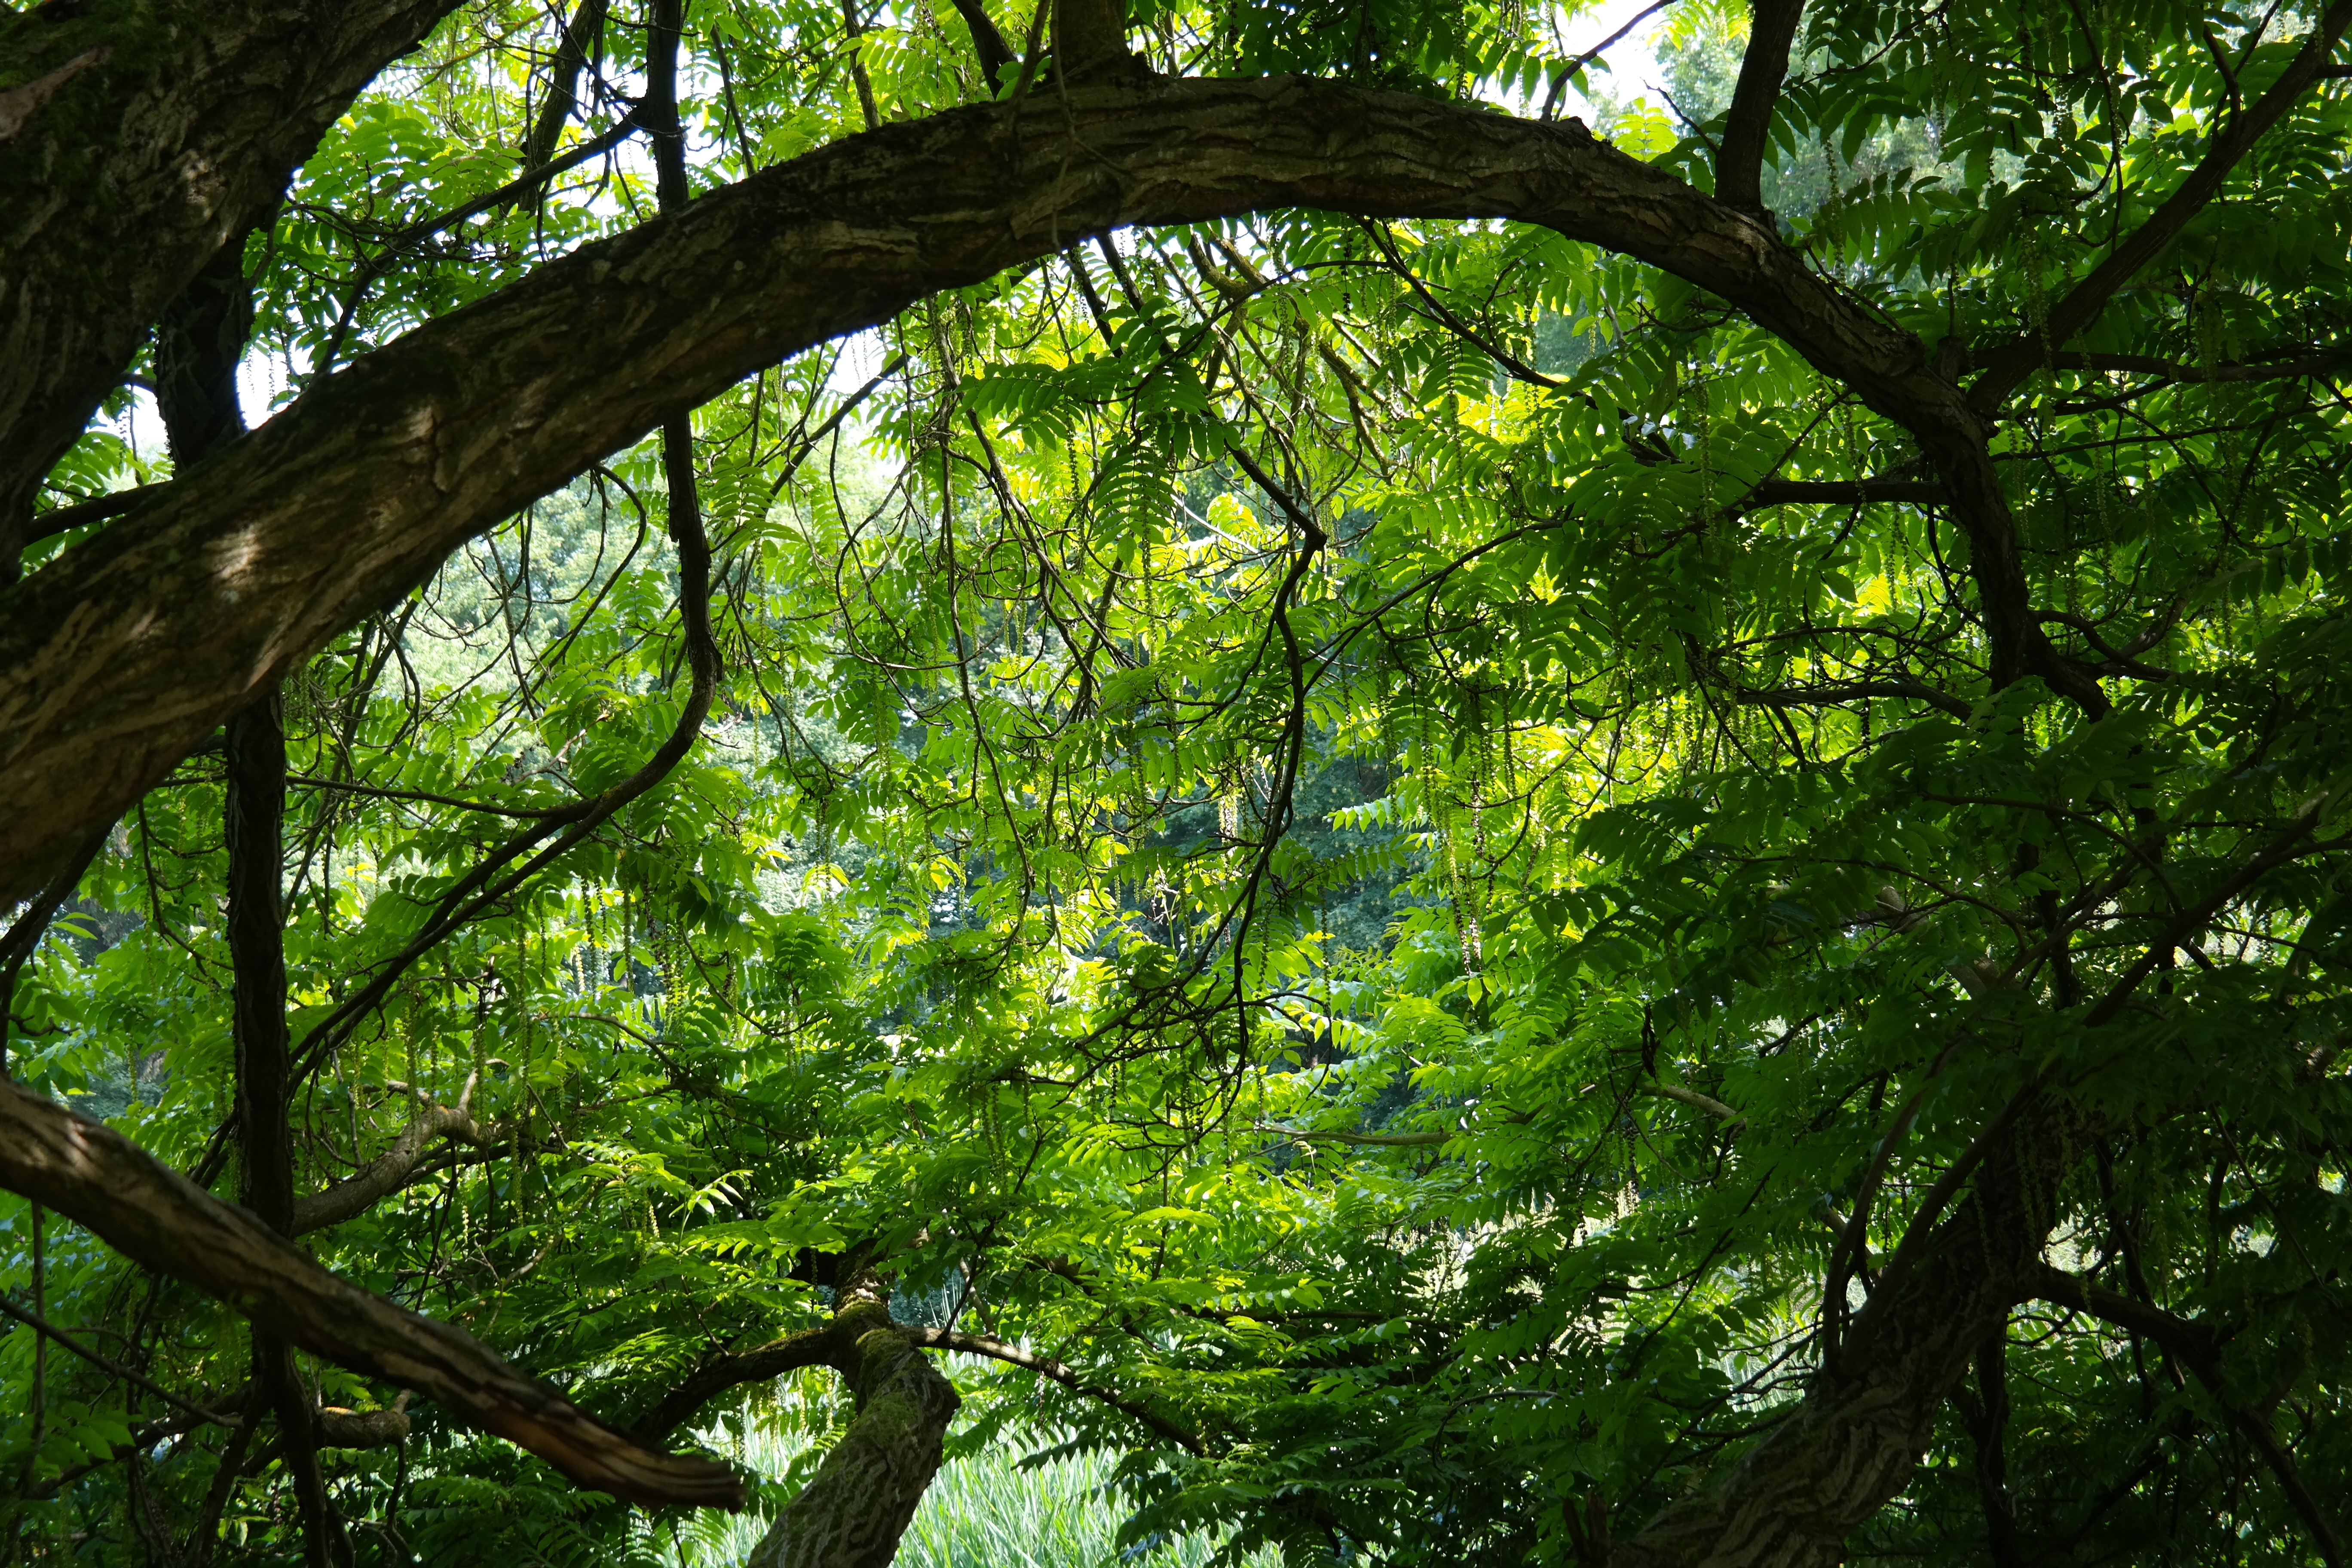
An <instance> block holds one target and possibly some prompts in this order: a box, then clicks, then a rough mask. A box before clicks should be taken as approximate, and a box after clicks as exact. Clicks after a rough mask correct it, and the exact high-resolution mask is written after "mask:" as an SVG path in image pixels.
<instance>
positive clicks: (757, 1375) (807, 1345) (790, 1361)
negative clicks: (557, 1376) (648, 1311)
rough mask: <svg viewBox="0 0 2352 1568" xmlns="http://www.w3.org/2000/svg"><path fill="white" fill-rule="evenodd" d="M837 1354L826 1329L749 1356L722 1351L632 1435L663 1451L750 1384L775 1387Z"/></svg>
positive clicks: (664, 1397) (638, 1422)
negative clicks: (708, 1410) (713, 1406)
mask: <svg viewBox="0 0 2352 1568" xmlns="http://www.w3.org/2000/svg"><path fill="white" fill-rule="evenodd" d="M834 1348H835V1347H834V1339H833V1331H832V1329H831V1328H829V1327H828V1328H823V1329H806V1330H803V1331H801V1332H799V1333H797V1334H786V1335H785V1336H784V1337H783V1338H782V1339H780V1340H770V1341H769V1342H767V1343H766V1344H763V1345H759V1346H756V1347H754V1348H753V1349H751V1350H748V1351H721V1352H719V1353H718V1354H717V1355H714V1356H711V1357H709V1358H708V1359H707V1360H705V1361H704V1362H703V1363H701V1364H700V1365H699V1366H697V1367H696V1368H695V1369H694V1370H693V1371H692V1372H690V1373H687V1375H686V1380H685V1381H684V1382H683V1383H680V1384H678V1385H677V1387H676V1388H673V1389H671V1390H670V1391H669V1392H668V1393H667V1394H663V1395H662V1396H661V1398H660V1399H658V1400H656V1401H655V1403H654V1407H653V1408H652V1409H650V1410H648V1411H646V1413H645V1415H641V1416H639V1417H638V1418H637V1419H636V1421H635V1422H634V1423H632V1424H631V1426H630V1427H629V1435H630V1436H633V1437H635V1439H636V1440H637V1441H638V1442H640V1443H644V1444H646V1445H647V1446H648V1447H659V1446H660V1445H661V1444H664V1443H667V1442H668V1441H669V1436H670V1434H671V1433H673V1432H675V1431H677V1429H678V1428H679V1427H680V1426H685V1425H686V1424H687V1423H688V1421H691V1420H693V1419H694V1417H695V1416H696V1415H698V1413H699V1412H700V1411H701V1409H702V1407H703V1406H704V1405H708V1404H709V1403H710V1402H711V1401H712V1400H713V1399H715V1398H717V1397H718V1396H719V1395H720V1394H724V1393H726V1392H727V1391H728V1390H729V1389H730V1388H740V1387H741V1386H742V1385H743V1384H747V1383H772V1382H774V1381H775V1380H776V1379H777V1378H780V1377H782V1376H783V1375H784V1373H788V1372H798V1371H800V1370H801V1369H802V1368H803V1367H811V1366H830V1365H831V1364H833V1359H834Z"/></svg>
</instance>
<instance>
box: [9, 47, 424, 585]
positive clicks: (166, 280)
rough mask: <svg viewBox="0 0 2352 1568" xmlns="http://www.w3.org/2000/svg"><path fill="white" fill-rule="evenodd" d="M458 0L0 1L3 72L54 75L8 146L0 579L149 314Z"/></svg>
mask: <svg viewBox="0 0 2352 1568" xmlns="http://www.w3.org/2000/svg"><path fill="white" fill-rule="evenodd" d="M454 8H455V0H352V3H348V4H346V3H344V0H145V3H143V4H140V5H41V6H35V7H29V8H26V9H23V10H16V11H11V12H6V13H0V80H10V81H20V82H34V81H46V82H49V83H51V84H53V86H52V89H51V90H49V91H47V93H46V95H44V96H41V97H40V99H39V101H31V100H27V101H26V103H24V104H23V105H22V106H21V107H22V109H23V110H24V111H23V112H22V113H21V114H17V115H15V116H14V119H15V121H16V123H15V126H14V129H13V132H12V133H11V134H10V135H9V137H8V139H7V142H6V149H7V153H6V156H5V157H0V213H5V215H7V216H6V218H5V223H0V364H5V365H6V366H7V367H8V373H7V374H6V375H5V376H0V584H5V583H8V582H11V581H13V580H15V578H16V558H17V552H18V550H19V549H20V548H21V545H22V541H23V536H24V528H25V523H26V518H27V517H28V516H29V515H30V514H31V511H32V503H33V496H34V492H35V490H36V489H37V487H38V486H39V484H40V482H41V479H42V478H43V477H44V476H45V475H47V473H48V471H49V469H50V468H52V467H54V466H55V465H56V463H57V460H58V457H59V456H60V455H62V454H63V453H64V451H65V449H66V448H67V447H69V446H71V445H72V444H73V441H74V438H75V437H78V436H79V435H80V434H81V431H82V427H83V426H84V425H85V424H86V423H87V422H88V420H89V416H90V413H91V411H92V410H94V409H95V408H96V407H97V406H98V404H99V400H100V398H102V397H104V396H105V395H106V394H107V392H108V391H109V389H110V388H111V387H113V386H114V385H115V384H116V382H117V381H118V379H119V378H120V376H121V371H122V367H123V366H124V365H125V364H127V363H129V362H130V359H131V354H132V353H133V352H134V351H135V350H136V349H137V348H138V345H139V340H140V337H141V335H142V333H143V332H144V331H146V329H147V327H148V325H149V324H150V323H151V322H152V321H154V320H155V319H156V317H157V316H158V315H159V314H160V313H161V312H162V310H163V307H164V305H165V304H166V303H168V302H169V301H170V300H173V299H175V298H177V297H178V296H179V295H180V293H181V292H182V290H184V289H185V288H186V287H187V285H188V282H189V280H190V279H193V278H194V276H195V275H196V271H197V268H201V267H202V266H204V265H205V262H206V261H207V260H208V259H209V258H211V257H212V256H213V255H214V254H215V252H216V251H218V250H219V249H220V248H221V247H223V246H224V245H226V244H227V243H228V242H229V241H230V240H231V239H232V238H234V237H236V236H239V235H242V234H244V233H245V232H246V231H247V230H248V229H249V228H251V227H252V226H253V225H254V223H255V222H256V220H257V219H258V218H259V217H260V216H262V214H264V213H265V212H267V211H268V209H269V207H270V206H271V205H273V204H274V203H275V202H276V201H277V200H278V195H279V194H280V192H281V191H283V189H284V188H285V183H286V177H287V175H288V174H290V173H291V172H292V170H293V169H294V167H295V165H297V164H299V163H301V161H302V160H303V159H304V158H306V157H308V156H309V155H310V150H311V149H312V148H313V147H314V146H316V145H317V144H318V140H319V137H320V134H321V133H323V132H325V130H326V129H327V127H328V126H330V125H331V124H333V123H334V121H335V117H336V116H337V115H339V114H341V113H342V111H343V110H344V109H345V108H347V107H348V106H349V105H350V103H351V100H352V97H353V96H354V95H355V94H356V93H357V92H358V91H359V89H361V88H362V87H363V86H365V85H366V83H367V82H368V80H369V79H371V78H373V76H374V75H375V74H376V72H377V71H378V70H380V69H381V68H383V66H384V64H385V63H386V62H388V61H390V60H393V59H396V58H399V57H400V56H401V55H403V54H404V53H406V52H407V51H408V50H409V49H411V48H413V47H415V45H416V43H417V41H418V40H419V39H421V38H422V37H424V36H425V34H426V32H428V31H429V30H431V28H432V26H433V25H434V24H435V23H436V22H437V21H439V20H440V19H441V17H442V16H445V15H446V14H447V13H448V12H449V11H451V10H453V9H454ZM68 68H70V70H69V74H67V75H65V76H64V77H63V78H62V79H61V78H60V75H59V73H60V72H67V71H68ZM97 192H104V193H105V195H104V198H103V199H97V198H96V197H95V196H94V195H93V193H97Z"/></svg>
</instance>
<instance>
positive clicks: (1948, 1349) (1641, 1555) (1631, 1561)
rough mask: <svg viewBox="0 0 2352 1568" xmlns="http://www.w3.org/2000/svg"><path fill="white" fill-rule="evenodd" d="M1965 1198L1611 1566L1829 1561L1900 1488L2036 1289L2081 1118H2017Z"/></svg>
mask: <svg viewBox="0 0 2352 1568" xmlns="http://www.w3.org/2000/svg"><path fill="white" fill-rule="evenodd" d="M1995 1144H1996V1146H1995V1147H1994V1148H1993V1149H1992V1150H1991V1152H1990V1153H1989V1154H1988V1155H1987V1158H1986V1162H1985V1165H1984V1167H1983V1169H1982V1171H1981V1173H1979V1176H1978V1178H1977V1183H1976V1187H1975V1190H1974V1191H1973V1192H1972V1193H1971V1194H1970V1195H1969V1197H1968V1199H1967V1200H1966V1201H1965V1202H1963V1203H1962V1204H1961V1205H1959V1207H1958V1209H1957V1210H1956V1211H1955V1212H1954V1213H1953V1214H1952V1215H1951V1217H1950V1218H1948V1219H1947V1220H1946V1221H1945V1222H1944V1223H1943V1224H1942V1225H1941V1226H1938V1227H1937V1229H1936V1231H1935V1233H1934V1235H1933V1236H1932V1237H1929V1238H1927V1243H1926V1246H1925V1248H1924V1250H1923V1252H1922V1253H1921V1255H1920V1256H1919V1258H1918V1260H1917V1262H1916V1264H1915V1265H1914V1266H1912V1267H1910V1268H1908V1269H1907V1270H1906V1271H1905V1272H1904V1273H1903V1274H1902V1275H1901V1276H1900V1277H1899V1278H1896V1277H1895V1275H1894V1266H1893V1265H1890V1267H1889V1269H1888V1271H1887V1272H1885V1273H1882V1274H1881V1275H1880V1276H1879V1289H1878V1291H1877V1293H1876V1294H1874V1296H1872V1297H1871V1299H1870V1301H1869V1303H1868V1304H1867V1305H1866V1306H1864V1308H1863V1310H1862V1311H1861V1312H1860V1313H1858V1314H1857V1315H1856V1316H1855V1318H1854V1321H1853V1329H1852V1330H1851V1331H1850V1332H1849V1333H1848V1335H1847V1337H1846V1341H1845V1343H1844V1344H1843V1346H1842V1347H1841V1348H1840V1349H1839V1350H1838V1352H1836V1353H1835V1355H1834V1356H1833V1357H1832V1363H1831V1365H1830V1366H1829V1367H1828V1368H1827V1369H1825V1370H1824V1371H1823V1372H1822V1373H1821V1374H1820V1377H1819V1379H1818V1381H1817V1382H1816V1383H1815V1384H1814V1386H1813V1388H1812V1390H1811V1392H1810V1393H1809V1394H1806V1396H1805V1398H1804V1400H1803V1402H1802V1403H1801V1404H1800V1405H1798V1407H1797V1408H1796V1410H1795V1411H1793V1412H1792V1413H1791V1414H1790V1415H1789V1416H1788V1418H1787V1419H1785V1420H1784V1421H1782V1422H1781V1423H1780V1425H1779V1426H1775V1427H1774V1428H1773V1429H1772V1430H1771V1431H1770V1432H1769V1434H1767V1435H1766V1436H1765V1437H1764V1438H1763V1439H1762V1440H1761V1441H1759V1443H1758V1444H1757V1445H1756V1446H1755V1447H1753V1448H1750V1449H1749V1450H1748V1452H1747V1453H1746V1454H1745V1455H1743V1456H1742V1457H1741V1458H1739V1459H1738V1461H1737V1462H1735V1463H1733V1464H1731V1465H1728V1466H1726V1467H1724V1468H1721V1469H1720V1470H1718V1471H1717V1473H1716V1474H1715V1475H1714V1476H1713V1477H1712V1478H1711V1479H1710V1480H1709V1482H1708V1484H1707V1486H1706V1489H1704V1490H1703V1491H1701V1492H1700V1493H1698V1494H1697V1495H1696V1497H1693V1498H1691V1499H1690V1500H1687V1501H1684V1502H1679V1503H1675V1504H1673V1505H1671V1506H1670V1507H1668V1508H1666V1509H1665V1510H1664V1511H1663V1512H1661V1513H1660V1514H1659V1515H1658V1516H1657V1517H1656V1518H1655V1519H1654V1520H1653V1521H1650V1523H1649V1524H1648V1525H1647V1526H1646V1527H1644V1528H1643V1531H1641V1533H1640V1534H1638V1535H1636V1536H1634V1537H1633V1539H1632V1540H1630V1541H1628V1542H1623V1543H1622V1544H1621V1545H1619V1546H1618V1547H1617V1548H1616V1549H1615V1550H1614V1551H1613V1552H1612V1553H1611V1555H1610V1559H1609V1561H1610V1568H1832V1564H1835V1563H1840V1562H1843V1560H1844V1556H1845V1540H1846V1537H1847V1536H1848V1535H1849V1534H1851V1533H1852V1532H1853V1531H1854V1530H1856V1529H1857V1528H1859V1527H1860V1526H1861V1525H1862V1524H1863V1522H1864V1521H1866V1520H1868V1519H1869V1518H1870V1516H1871V1515H1872V1514H1874V1513H1875V1512H1877V1511H1878V1510H1879V1508H1880V1507H1881V1506H1882V1505H1883V1504H1884V1503H1885V1501H1886V1500H1887V1499H1888V1498H1891V1497H1893V1496H1894V1495H1895V1493H1896V1492H1898V1491H1900V1490H1901V1489H1902V1488H1903V1483H1904V1482H1905V1481H1906V1479H1909V1477H1910V1474H1911V1471H1912V1468H1913V1467H1914V1466H1915V1465H1916V1463H1917V1462H1918V1458H1919V1456H1920V1454H1921V1453H1923V1452H1925V1451H1926V1449H1927V1443H1928V1439H1929V1438H1930V1437H1931V1436H1932V1435H1933V1431H1934V1426H1935V1420H1936V1413H1937V1407H1938V1406H1939V1405H1942V1404H1943V1402H1944V1401H1945V1400H1946V1399H1948V1398H1949V1397H1950V1396H1951V1394H1952V1391H1953V1390H1954V1389H1955V1388H1956V1387H1958V1384H1959V1383H1960V1380H1961V1379H1962V1378H1963V1377H1965V1376H1966V1375H1967V1374H1968V1372H1969V1367H1970V1365H1971V1363H1973V1361H1974V1359H1975V1357H1976V1354H1977V1352H1978V1350H1979V1347H1980V1346H1982V1345H1983V1344H1984V1342H1985V1341H1986V1340H1987V1339H1988V1338H1989V1337H1990V1336H1991V1335H1993V1334H1995V1333H1998V1332H2000V1331H2001V1329H2002V1326H2003V1325H2004V1324H2006V1323H2007V1321H2009V1312H2010V1309H2011V1307H2012V1306H2014V1305H2015V1304H2016V1303H2017V1302H2019V1301H2021V1300H2027V1299H2029V1298H2030V1297H2032V1295H2034V1294H2035V1293H2036V1292H2037V1291H2038V1290H2039V1289H2041V1286H2042V1279H2043V1276H2044V1274H2045V1272H2046V1270H2045V1269H2044V1268H2043V1265H2042V1244H2043V1242H2044V1241H2045V1240H2046V1239H2047V1238H2048V1236H2049V1230H2050V1219H2051V1216H2052V1215H2054V1214H2055V1213H2056V1212H2057V1205H2056V1202H2055V1198H2056V1194H2057V1191H2058V1186H2059V1183H2060V1182H2061V1180H2062V1179H2063V1176H2064V1174H2065V1170H2066V1167H2067V1164H2068V1163H2070V1161H2071V1159H2072V1157H2073V1155H2072V1152H2079V1151H2082V1150H2084V1149H2086V1148H2087V1147H2088V1142H2087V1140H2085V1139H2084V1136H2083V1135H2082V1130H2081V1129H2080V1128H2079V1127H2076V1126H2072V1125H2070V1124H2069V1123H2068V1122H2067V1121H2065V1120H2064V1119H2063V1118H2062V1117H2061V1116H2059V1115H2057V1114H2054V1113H2050V1114H2040V1115H2029V1116H2028V1117H2027V1118H2026V1119H2025V1120H2024V1121H2022V1122H2021V1124H2020V1125H2019V1126H2018V1128H2017V1129H2016V1132H2015V1136H2014V1137H2013V1138H2011V1137H2003V1138H2000V1139H1998V1140H1996V1141H1995Z"/></svg>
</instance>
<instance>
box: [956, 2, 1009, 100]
mask: <svg viewBox="0 0 2352 1568" xmlns="http://www.w3.org/2000/svg"><path fill="white" fill-rule="evenodd" d="M952 3H953V5H955V8H956V15H957V16H961V17H962V18H963V25H964V26H967V27H969V28H971V47H972V52H973V53H974V54H976V55H978V56H979V57H980V71H981V75H982V76H983V77H985V78H987V79H988V85H989V88H990V89H991V90H992V91H995V92H1003V90H1004V89H1005V88H1006V87H1008V86H1010V85H1011V81H1012V79H1011V78H1010V77H1008V76H1007V75H1006V74H1005V73H1006V72H1008V71H1010V70H1011V69H1012V68H1013V46H1012V45H1010V44H1008V43H1006V42H1005V41H1004V35H1003V33H1002V32H999V31H998V30H997V26H996V23H995V22H994V21H993V20H992V19H991V18H990V16H989V15H988V7H987V6H985V5H982V4H981V0H952Z"/></svg>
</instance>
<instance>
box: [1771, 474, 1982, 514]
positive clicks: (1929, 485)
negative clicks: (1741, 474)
mask: <svg viewBox="0 0 2352 1568" xmlns="http://www.w3.org/2000/svg"><path fill="white" fill-rule="evenodd" d="M1948 500H1951V493H1950V492H1949V491H1948V490H1947V489H1944V487H1943V486H1942V485H1939V484H1937V483H1936V482H1935V481H1934V480H1932V479H1764V480H1761V481H1759V483H1758V484H1757V485H1756V487H1755V488H1754V489H1750V490H1749V491H1748V493H1747V494H1746V495H1745V496H1742V497H1741V498H1740V499H1739V502H1738V505H1739V507H1740V509H1741V510H1751V509H1753V508H1756V507H1759V506H1868V505H1871V504H1873V503H1874V502H1878V501H1910V502H1913V503H1915V504H1917V505H1921V506H1930V505H1933V504H1935V503H1936V502H1938V501H1948Z"/></svg>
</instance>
